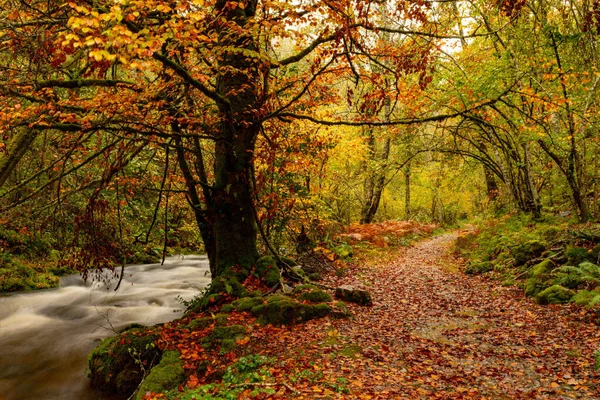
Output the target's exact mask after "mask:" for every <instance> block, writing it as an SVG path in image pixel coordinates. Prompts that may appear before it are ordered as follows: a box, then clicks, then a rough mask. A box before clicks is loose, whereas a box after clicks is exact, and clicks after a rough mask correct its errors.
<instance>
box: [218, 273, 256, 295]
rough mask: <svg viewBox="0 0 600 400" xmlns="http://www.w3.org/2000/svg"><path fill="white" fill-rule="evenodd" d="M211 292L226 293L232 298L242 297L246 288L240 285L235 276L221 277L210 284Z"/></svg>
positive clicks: (245, 292)
mask: <svg viewBox="0 0 600 400" xmlns="http://www.w3.org/2000/svg"><path fill="white" fill-rule="evenodd" d="M211 292H213V293H223V294H225V293H227V294H230V295H232V296H234V297H243V296H245V295H246V294H247V291H246V288H245V287H244V285H242V284H241V283H240V281H239V280H238V278H237V277H236V276H233V275H232V276H227V277H225V276H222V277H219V278H215V279H213V280H212V282H211Z"/></svg>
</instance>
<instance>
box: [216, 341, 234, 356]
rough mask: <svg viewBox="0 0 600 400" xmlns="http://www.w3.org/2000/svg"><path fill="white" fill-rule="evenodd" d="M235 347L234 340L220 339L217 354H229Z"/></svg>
mask: <svg viewBox="0 0 600 400" xmlns="http://www.w3.org/2000/svg"><path fill="white" fill-rule="evenodd" d="M236 346H237V343H236V341H235V339H222V340H221V343H220V345H219V354H227V353H231V352H232V351H233V349H235V348H236Z"/></svg>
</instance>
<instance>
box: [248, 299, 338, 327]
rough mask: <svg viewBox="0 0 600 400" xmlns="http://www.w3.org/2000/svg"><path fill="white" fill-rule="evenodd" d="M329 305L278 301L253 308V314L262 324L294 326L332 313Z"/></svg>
mask: <svg viewBox="0 0 600 400" xmlns="http://www.w3.org/2000/svg"><path fill="white" fill-rule="evenodd" d="M331 311H332V309H331V307H330V306H329V305H327V304H314V305H313V304H301V303H298V302H296V301H294V300H292V299H289V298H287V299H278V300H274V301H270V302H267V304H262V305H259V306H256V307H253V308H252V310H251V312H252V314H253V315H255V316H256V317H258V318H259V322H260V323H262V324H271V325H292V324H296V323H299V322H303V321H308V320H311V319H315V318H321V317H324V316H326V315H329V314H330V313H331Z"/></svg>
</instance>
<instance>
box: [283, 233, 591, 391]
mask: <svg viewBox="0 0 600 400" xmlns="http://www.w3.org/2000/svg"><path fill="white" fill-rule="evenodd" d="M455 238H456V233H454V234H446V235H442V236H438V237H434V238H431V239H427V240H424V241H421V242H419V243H417V244H415V245H414V246H413V247H410V248H408V249H407V250H406V251H405V252H403V253H402V254H400V255H399V257H398V258H397V259H396V260H395V261H394V262H393V263H391V264H387V265H382V266H377V267H364V266H363V267H357V268H356V269H351V270H349V271H348V272H347V273H346V275H345V276H344V277H343V278H336V279H334V280H331V281H330V282H328V284H332V285H341V284H353V285H363V286H365V287H367V288H368V289H369V290H370V291H371V293H372V295H373V299H374V305H373V306H372V307H360V306H355V307H352V308H351V310H352V313H353V315H354V318H351V319H340V320H331V322H330V324H328V325H327V326H326V328H325V329H323V322H322V321H321V322H318V321H310V322H309V323H307V324H304V325H302V326H297V327H295V328H294V329H292V330H289V331H287V330H286V332H285V334H283V332H282V334H283V335H282V339H283V340H285V342H287V344H288V346H289V347H288V349H287V350H286V351H282V349H281V348H279V349H276V352H277V353H278V356H279V359H280V360H281V359H282V358H283V359H284V360H288V361H287V363H288V364H289V365H288V366H285V367H284V368H283V369H284V370H287V371H289V370H290V368H292V369H293V368H295V369H294V370H296V371H297V370H298V364H299V363H304V365H305V366H307V367H311V368H312V369H314V371H313V372H314V374H313V376H314V380H313V382H314V383H315V385H312V386H311V385H310V384H306V383H304V384H301V382H300V381H297V382H298V384H299V385H300V386H299V387H298V388H297V390H298V391H299V393H298V394H297V396H295V398H320V397H321V398H364V399H372V398H380V399H397V398H398V399H417V398H422V399H434V398H442V399H461V398H464V399H520V398H535V399H571V398H580V399H594V398H600V391H599V389H600V385H599V384H600V374H599V373H598V372H596V371H595V370H594V363H595V360H594V356H593V353H594V351H596V350H598V349H600V343H599V341H600V329H599V328H598V326H597V325H594V324H591V323H589V322H586V320H587V319H589V318H590V315H589V313H588V312H587V311H585V310H580V309H578V308H576V307H575V306H572V305H558V306H540V305H537V304H535V303H534V302H533V301H532V300H531V299H528V298H526V297H524V296H523V294H522V293H520V290H518V289H516V288H514V287H513V288H506V287H502V286H501V284H500V282H490V281H486V280H484V279H481V278H479V277H470V276H466V275H464V274H462V273H460V272H457V271H456V267H454V268H453V267H452V266H453V265H456V260H455V259H453V258H452V256H451V254H450V246H451V244H452V243H453V240H454V239H455ZM291 344H295V345H291ZM298 345H300V347H302V348H303V351H302V352H301V354H300V355H298V354H297V353H298ZM284 346H285V345H284ZM282 352H283V353H285V355H284V356H283V357H282ZM287 376H290V375H289V374H288V375H287ZM283 378H284V376H282V379H283ZM344 391H345V392H346V393H343V392H344Z"/></svg>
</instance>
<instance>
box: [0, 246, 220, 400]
mask: <svg viewBox="0 0 600 400" xmlns="http://www.w3.org/2000/svg"><path fill="white" fill-rule="evenodd" d="M208 270H209V269H208V259H207V258H206V257H205V256H188V255H186V256H185V257H182V256H174V257H169V258H167V259H166V260H165V263H164V265H162V266H161V265H160V264H146V265H132V266H129V267H127V268H126V269H125V274H124V277H123V281H122V282H121V286H120V287H119V290H118V291H117V292H115V291H114V290H113V289H114V287H115V286H116V284H117V280H116V279H113V280H110V281H109V283H108V284H107V283H104V282H101V281H95V282H89V281H88V282H84V281H83V279H82V278H81V277H80V276H79V275H70V276H66V277H63V278H61V282H60V287H59V288H57V289H49V290H41V291H35V292H24V293H11V294H4V295H0V400H33V399H36V400H42V399H43V400H59V399H60V400H88V399H89V400H100V399H102V400H108V399H110V400H112V399H118V398H117V397H110V396H107V395H106V394H102V393H99V392H96V391H94V390H92V389H91V388H90V387H89V380H88V378H87V376H86V372H85V369H86V367H87V356H88V354H89V352H90V351H91V350H92V349H93V348H94V347H95V346H96V345H97V344H98V343H99V341H100V340H101V339H103V338H105V337H108V336H113V335H115V331H118V330H119V329H121V328H123V327H125V326H127V325H129V324H132V323H134V322H136V323H141V324H146V325H153V324H158V323H162V322H167V321H170V320H173V319H175V318H177V317H179V316H181V314H182V313H183V308H184V306H183V305H182V304H181V302H180V301H179V300H177V297H178V296H180V297H181V298H183V299H186V300H189V299H191V298H193V297H194V296H195V295H197V294H198V291H199V289H201V288H203V287H205V286H206V285H207V284H208V283H209V282H210V274H209V273H208Z"/></svg>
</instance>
